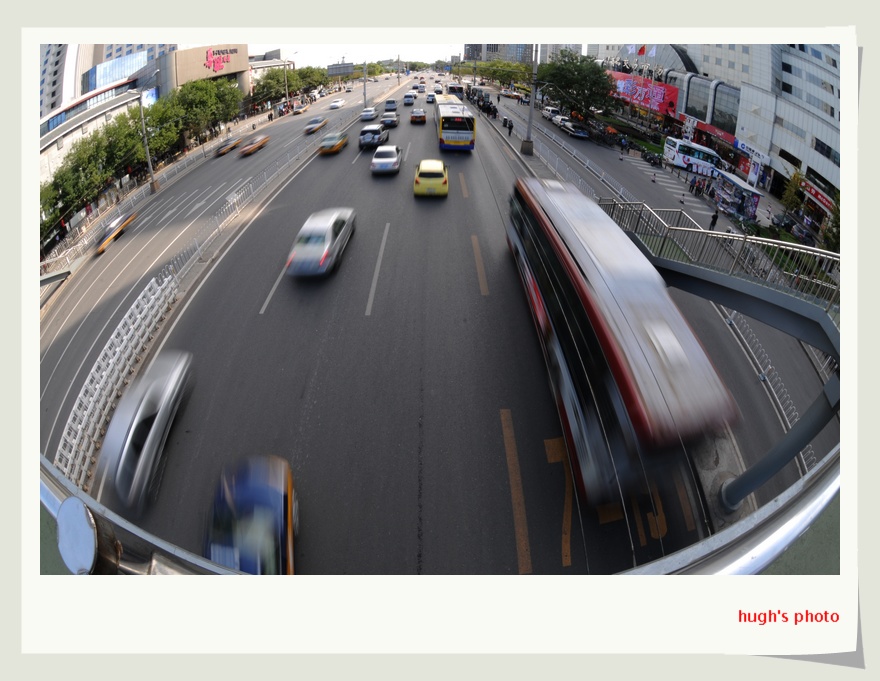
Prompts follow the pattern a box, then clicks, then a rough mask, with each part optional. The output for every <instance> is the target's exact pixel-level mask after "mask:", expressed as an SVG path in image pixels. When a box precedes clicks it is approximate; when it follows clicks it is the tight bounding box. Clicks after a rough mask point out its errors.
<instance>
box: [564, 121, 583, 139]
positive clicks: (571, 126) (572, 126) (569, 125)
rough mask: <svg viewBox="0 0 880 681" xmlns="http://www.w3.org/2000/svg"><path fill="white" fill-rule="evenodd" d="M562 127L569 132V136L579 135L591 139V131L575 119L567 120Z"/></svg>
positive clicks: (578, 136)
mask: <svg viewBox="0 0 880 681" xmlns="http://www.w3.org/2000/svg"><path fill="white" fill-rule="evenodd" d="M562 129H563V130H564V131H565V132H566V133H567V134H568V136H569V137H577V138H578V139H584V140H585V139H589V137H590V132H589V131H588V130H587V129H586V128H585V127H584V126H582V125H581V124H580V123H576V122H575V121H570V120H569V121H565V123H563V124H562Z"/></svg>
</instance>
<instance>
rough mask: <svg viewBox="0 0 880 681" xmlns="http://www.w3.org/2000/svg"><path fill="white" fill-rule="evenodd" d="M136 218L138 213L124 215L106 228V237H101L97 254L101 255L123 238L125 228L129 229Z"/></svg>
mask: <svg viewBox="0 0 880 681" xmlns="http://www.w3.org/2000/svg"><path fill="white" fill-rule="evenodd" d="M136 217H137V213H128V214H127V215H126V214H123V215H120V216H119V217H118V218H115V219H114V220H113V221H112V222H111V223H110V224H109V225H107V226H106V227H105V228H104V235H103V236H102V237H101V240H100V241H98V246H97V254H98V255H101V254H102V253H103V252H104V251H105V250H106V249H107V246H109V245H110V243H111V242H112V241H116V240H117V239H118V238H119V237H121V236H122V233H123V232H124V231H125V228H126V227H128V226H129V225H130V224H131V223H132V222H133V221H134V219H135V218H136Z"/></svg>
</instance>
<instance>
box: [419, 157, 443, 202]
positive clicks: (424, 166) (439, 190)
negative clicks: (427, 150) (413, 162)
mask: <svg viewBox="0 0 880 681" xmlns="http://www.w3.org/2000/svg"><path fill="white" fill-rule="evenodd" d="M413 194H414V195H415V196H448V195H449V169H448V168H447V167H446V164H445V163H444V162H443V161H440V160H437V159H423V160H422V161H419V164H418V165H417V166H416V176H415V179H414V180H413Z"/></svg>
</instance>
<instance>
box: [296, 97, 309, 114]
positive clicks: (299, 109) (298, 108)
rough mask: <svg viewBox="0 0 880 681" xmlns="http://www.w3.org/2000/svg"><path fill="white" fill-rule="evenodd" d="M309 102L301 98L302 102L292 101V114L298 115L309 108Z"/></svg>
mask: <svg viewBox="0 0 880 681" xmlns="http://www.w3.org/2000/svg"><path fill="white" fill-rule="evenodd" d="M309 106H310V104H309V102H308V101H307V100H303V101H302V102H298V103H294V105H293V115H294V116H298V115H299V114H301V113H302V112H303V111H308V110H309Z"/></svg>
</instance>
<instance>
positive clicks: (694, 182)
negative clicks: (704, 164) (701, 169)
mask: <svg viewBox="0 0 880 681" xmlns="http://www.w3.org/2000/svg"><path fill="white" fill-rule="evenodd" d="M696 186H697V176H696V175H694V176H693V177H692V178H691V183H690V185H689V186H688V191H689V192H690V193H691V194H693V193H694V189H695V188H696Z"/></svg>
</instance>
